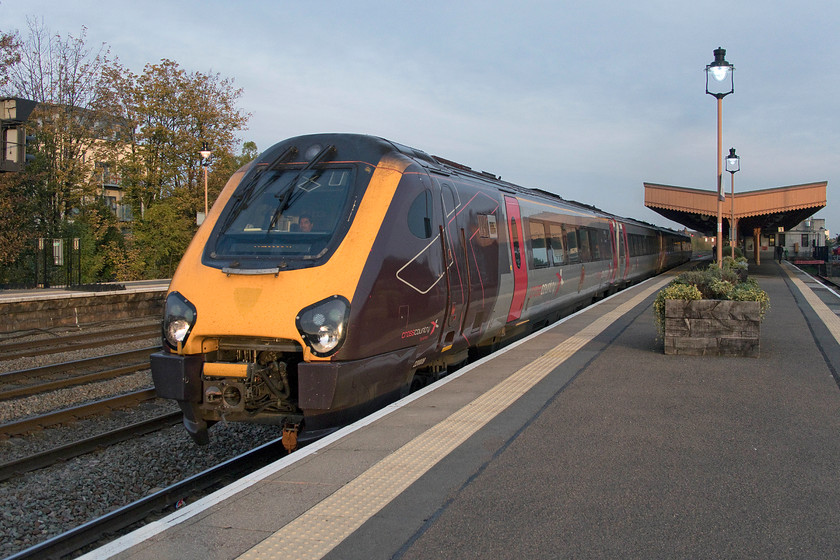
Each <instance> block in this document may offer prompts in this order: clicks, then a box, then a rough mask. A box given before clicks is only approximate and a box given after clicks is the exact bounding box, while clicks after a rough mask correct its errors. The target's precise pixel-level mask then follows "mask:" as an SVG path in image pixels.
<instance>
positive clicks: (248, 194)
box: [222, 146, 298, 230]
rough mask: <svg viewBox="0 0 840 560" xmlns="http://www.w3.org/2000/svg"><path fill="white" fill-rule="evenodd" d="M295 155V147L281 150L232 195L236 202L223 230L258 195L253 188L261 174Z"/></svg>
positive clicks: (296, 150)
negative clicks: (238, 191)
mask: <svg viewBox="0 0 840 560" xmlns="http://www.w3.org/2000/svg"><path fill="white" fill-rule="evenodd" d="M297 153H298V149H297V147H295V146H289V147H288V148H286V149H285V150H283V152H282V153H281V154H280V155H278V156H277V157H276V158H274V159H273V160H271V161H270V162H269V163H268V165H266V166H264V167H262V168H260V169H257V170H256V171H255V172H254V175H253V176H252V177H251V179H250V180H249V181H248V184H247V185H245V187H244V188H242V190H241V192H240V193H239V194H235V195H234V197H235V199H236V200H235V202H234V203H233V206H232V207H231V209H230V212H229V213H228V215H227V219H226V220H225V222H224V224H223V225H222V229H223V230H224V229H227V227H228V226H229V225H230V224H231V222H233V220H235V219H236V216H238V215H239V213H240V212H241V211H242V210H244V209H245V208H248V205H249V204H251V200H253V198H254V197H255V196H256V195H258V194H259V192H255V187H256V186H257V185H258V184H259V182H260V178H261V177H262V176H263V174H264V173H265V172H266V171H274V170H275V169H277V168H278V167H279V166H280V164H282V163H286V162H287V161H288V160H289V159H291V158H293V157H294V156H295V155H296V154H297ZM263 188H265V186H264V187H263ZM260 192H262V191H260Z"/></svg>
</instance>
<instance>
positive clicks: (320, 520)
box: [239, 277, 671, 560]
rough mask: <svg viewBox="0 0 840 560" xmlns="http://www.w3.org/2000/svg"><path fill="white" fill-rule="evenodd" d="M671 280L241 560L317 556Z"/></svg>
mask: <svg viewBox="0 0 840 560" xmlns="http://www.w3.org/2000/svg"><path fill="white" fill-rule="evenodd" d="M670 280H671V278H670V277H665V278H663V279H657V280H656V281H654V282H652V283H651V284H650V285H649V286H648V287H647V288H646V289H644V290H643V291H641V292H639V293H638V294H637V295H636V296H634V297H633V298H632V299H630V300H628V301H626V302H625V303H623V304H621V305H619V306H618V307H616V308H615V309H614V310H612V311H610V312H608V313H606V314H604V315H603V316H601V317H600V318H598V319H596V320H595V321H593V322H591V323H589V324H588V325H587V326H586V327H584V328H583V329H581V331H580V332H578V333H577V334H576V335H574V336H572V337H570V338H568V339H567V340H565V341H564V342H562V343H561V344H559V345H557V346H556V347H554V348H553V349H551V350H550V351H548V352H547V353H545V354H544V355H542V356H541V357H539V358H537V359H536V360H534V361H533V362H531V363H530V364H528V365H527V366H525V367H523V368H522V369H520V370H518V371H517V372H516V373H514V374H513V375H511V376H510V377H508V378H507V379H506V380H504V381H502V382H501V383H499V384H498V385H496V386H495V387H494V388H492V389H491V390H490V391H488V392H487V393H485V394H484V395H482V396H480V397H478V398H477V399H475V400H474V401H472V402H471V403H469V404H467V405H466V406H464V407H463V408H461V409H460V410H458V411H457V412H455V413H454V414H452V415H451V416H450V417H449V418H447V419H446V420H444V421H443V422H441V423H440V424H437V425H436V426H434V427H432V428H430V429H429V430H427V431H426V432H424V433H423V434H420V435H419V436H417V437H416V438H414V439H413V440H412V441H410V442H408V443H407V444H405V445H404V446H403V447H401V448H400V449H398V450H396V451H395V452H393V453H392V454H391V455H389V456H387V457H385V458H384V459H382V460H381V461H380V462H379V463H377V464H376V465H374V466H372V467H371V468H370V469H368V470H367V471H365V472H364V473H362V474H361V475H360V476H358V477H357V478H356V479H354V480H353V481H351V482H350V483H348V484H347V485H345V486H343V487H342V488H340V489H339V490H338V491H336V492H335V493H333V494H332V495H331V496H329V497H327V498H326V499H324V500H323V501H322V502H320V503H319V504H318V505H316V506H315V507H313V508H312V509H310V510H309V511H307V512H306V513H304V514H303V515H301V516H300V517H298V518H297V519H295V520H294V521H292V522H291V523H289V524H288V525H286V526H285V527H283V528H281V529H280V530H279V531H277V532H276V533H274V534H273V535H271V536H270V537H268V538H266V539H265V540H264V541H262V542H261V543H259V544H258V545H256V546H255V547H253V548H252V549H251V550H249V551H247V552H245V553H244V554H242V555H241V556H240V557H239V558H240V559H241V560H257V559H269V558H270V559H280V558H294V559H298V560H305V559H310V558H313V559H314V558H322V557H323V556H324V555H325V554H327V553H328V552H329V551H330V550H332V549H333V548H334V547H335V546H336V545H338V544H339V543H340V542H341V541H343V540H344V539H345V538H347V537H348V536H349V535H350V534H352V533H353V531H355V530H356V529H358V528H359V527H360V526H361V525H362V524H363V523H364V522H365V521H367V520H368V519H369V518H370V517H372V516H373V515H374V514H376V513H377V512H378V511H379V510H381V509H382V508H383V507H385V506H386V505H387V504H388V503H389V502H391V501H392V500H393V499H394V498H396V497H397V496H398V495H399V494H400V493H401V492H403V491H404V490H405V489H406V488H408V486H410V485H411V484H412V483H413V482H414V481H415V480H417V479H418V478H420V476H422V475H423V474H424V473H425V472H426V471H428V470H429V469H430V468H432V467H433V466H434V465H435V464H437V463H438V462H439V461H440V460H441V459H443V458H444V457H445V456H446V455H448V454H449V453H450V452H451V451H452V450H454V449H455V448H456V447H458V446H459V445H460V444H461V443H463V442H464V441H466V439H467V438H469V437H470V436H471V435H472V434H474V433H475V432H477V431H478V430H479V429H480V428H481V427H483V426H484V425H486V424H487V423H488V422H489V421H490V420H492V419H493V418H494V417H495V416H496V415H498V414H499V413H500V412H501V411H502V410H504V409H505V408H507V407H508V406H509V405H510V404H512V403H513V402H514V401H516V400H517V399H518V398H519V397H520V396H522V395H523V394H524V393H525V392H527V391H528V390H530V389H531V388H532V387H533V386H534V385H536V384H537V383H538V382H539V381H540V380H542V379H543V378H544V377H545V376H546V375H548V374H549V373H550V372H551V371H552V370H554V369H555V368H556V367H558V366H559V365H560V364H562V363H563V362H564V361H565V360H566V359H568V358H569V357H570V356H572V355H573V354H574V353H575V352H577V351H578V350H580V349H581V348H582V347H583V346H584V345H585V344H587V343H588V342H590V341H591V340H592V339H593V338H595V337H596V336H597V335H598V334H600V333H601V332H602V331H604V330H605V329H606V328H607V327H608V326H610V325H611V324H612V323H613V322H614V321H615V320H617V319H618V318H619V317H621V316H622V315H624V314H625V313H628V312H629V311H630V310H631V309H632V308H633V307H635V306H636V305H638V304H639V303H641V302H642V301H643V300H644V299H645V298H647V297H648V296H649V295H651V294H652V293H654V292H655V291H657V290H658V289H659V288H661V287H662V286H663V285H665V284H666V283H668V282H669V281H670Z"/></svg>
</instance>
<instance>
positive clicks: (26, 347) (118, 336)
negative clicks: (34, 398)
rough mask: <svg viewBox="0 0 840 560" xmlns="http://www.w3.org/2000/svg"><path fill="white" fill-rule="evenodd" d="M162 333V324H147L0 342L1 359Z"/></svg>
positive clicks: (119, 341)
mask: <svg viewBox="0 0 840 560" xmlns="http://www.w3.org/2000/svg"><path fill="white" fill-rule="evenodd" d="M159 334H160V325H159V324H146V325H141V326H134V327H125V328H120V329H114V330H110V331H103V332H94V333H84V334H73V335H65V336H58V337H56V338H48V339H40V340H30V341H25V342H6V343H3V344H0V361H8V360H16V359H19V358H30V357H34V356H44V355H48V354H58V353H60V352H70V351H73V350H84V349H88V348H99V347H102V346H111V345H114V344H122V343H124V342H134V341H137V340H145V339H148V338H153V337H155V336H158V335H159Z"/></svg>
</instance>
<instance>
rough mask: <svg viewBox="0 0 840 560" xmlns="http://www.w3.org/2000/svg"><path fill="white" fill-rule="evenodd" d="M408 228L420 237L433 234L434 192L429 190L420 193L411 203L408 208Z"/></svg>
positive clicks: (423, 237)
mask: <svg viewBox="0 0 840 560" xmlns="http://www.w3.org/2000/svg"><path fill="white" fill-rule="evenodd" d="M408 229H409V231H411V233H413V234H414V236H415V237H419V238H420V239H429V238H430V237H431V236H432V193H430V192H429V191H428V190H424V191H423V192H421V193H420V194H418V195H417V198H415V199H414V202H412V203H411V207H410V208H409V209H408Z"/></svg>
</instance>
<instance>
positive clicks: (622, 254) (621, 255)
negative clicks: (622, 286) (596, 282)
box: [614, 221, 628, 281]
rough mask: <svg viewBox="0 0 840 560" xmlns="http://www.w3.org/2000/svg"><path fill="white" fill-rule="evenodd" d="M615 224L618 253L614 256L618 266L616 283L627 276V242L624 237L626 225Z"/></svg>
mask: <svg viewBox="0 0 840 560" xmlns="http://www.w3.org/2000/svg"><path fill="white" fill-rule="evenodd" d="M614 223H615V243H616V252H615V256H614V260H615V265H616V275H615V279H616V281H622V280H624V278H625V276H626V275H627V268H628V267H627V260H626V259H627V242H626V241H625V237H624V224H622V223H621V222H618V221H616V222H614Z"/></svg>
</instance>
